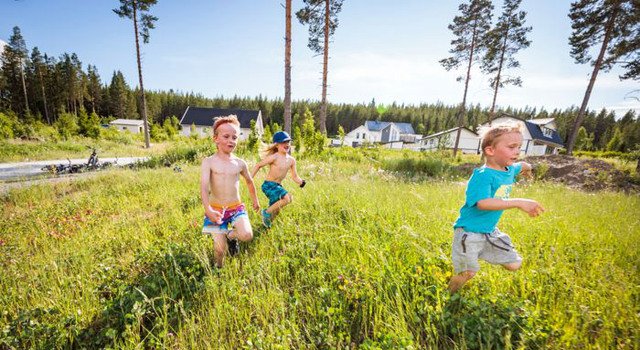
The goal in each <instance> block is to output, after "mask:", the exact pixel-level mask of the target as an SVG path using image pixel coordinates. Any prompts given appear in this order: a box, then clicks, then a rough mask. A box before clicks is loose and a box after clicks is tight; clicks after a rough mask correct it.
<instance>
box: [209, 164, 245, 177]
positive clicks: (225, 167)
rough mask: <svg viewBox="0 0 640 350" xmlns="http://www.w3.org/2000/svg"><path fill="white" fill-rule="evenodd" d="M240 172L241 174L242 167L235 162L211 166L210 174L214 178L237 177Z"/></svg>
mask: <svg viewBox="0 0 640 350" xmlns="http://www.w3.org/2000/svg"><path fill="white" fill-rule="evenodd" d="M240 172H242V166H241V165H240V164H239V162H236V161H230V162H213V164H211V173H212V174H213V175H215V176H237V175H239V174H240Z"/></svg>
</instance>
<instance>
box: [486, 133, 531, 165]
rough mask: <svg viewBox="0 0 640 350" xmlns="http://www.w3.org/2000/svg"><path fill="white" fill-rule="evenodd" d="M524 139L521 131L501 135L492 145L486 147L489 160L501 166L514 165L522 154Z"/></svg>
mask: <svg viewBox="0 0 640 350" xmlns="http://www.w3.org/2000/svg"><path fill="white" fill-rule="evenodd" d="M522 139H523V138H522V134H521V133H519V132H510V133H508V134H504V135H501V136H500V137H498V138H497V139H496V140H495V142H494V143H493V145H492V146H488V147H486V148H485V155H486V157H487V160H491V161H492V162H494V163H495V164H496V165H498V166H499V167H501V168H503V167H507V166H510V165H513V163H515V162H517V161H518V156H520V147H522Z"/></svg>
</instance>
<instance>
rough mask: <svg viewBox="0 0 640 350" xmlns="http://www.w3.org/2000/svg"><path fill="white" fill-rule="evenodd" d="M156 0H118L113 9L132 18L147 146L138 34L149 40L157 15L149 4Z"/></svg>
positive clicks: (146, 137)
mask: <svg viewBox="0 0 640 350" xmlns="http://www.w3.org/2000/svg"><path fill="white" fill-rule="evenodd" d="M156 3H157V0H120V8H117V9H114V10H113V12H115V13H116V14H117V15H118V16H120V17H122V18H124V17H126V18H129V19H132V20H133V28H134V34H135V39H136V59H137V61H138V77H139V80H140V93H141V95H142V118H143V120H144V143H145V146H146V147H147V148H149V147H150V144H149V121H148V120H147V101H146V99H145V95H144V84H143V83H142V63H141V62H140V44H139V41H138V35H140V36H142V41H143V42H144V43H145V44H146V43H148V42H149V29H153V28H154V23H155V21H157V20H158V17H155V16H152V15H150V14H149V9H150V8H151V6H153V5H155V4H156ZM138 12H140V20H139V21H140V31H138Z"/></svg>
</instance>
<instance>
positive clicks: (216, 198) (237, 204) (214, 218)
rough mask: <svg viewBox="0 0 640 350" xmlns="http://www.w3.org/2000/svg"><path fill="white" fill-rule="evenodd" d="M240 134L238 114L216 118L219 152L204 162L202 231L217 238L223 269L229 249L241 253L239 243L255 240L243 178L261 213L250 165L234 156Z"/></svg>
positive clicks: (218, 263)
mask: <svg viewBox="0 0 640 350" xmlns="http://www.w3.org/2000/svg"><path fill="white" fill-rule="evenodd" d="M239 134H240V123H239V122H238V119H237V117H236V116H235V115H229V116H226V117H219V118H216V120H215V122H214V124H213V142H214V143H215V144H216V148H217V151H216V153H215V154H214V155H213V156H211V157H207V158H205V159H204V160H203V161H202V173H201V176H200V197H201V199H202V205H203V206H204V214H205V218H204V227H203V228H202V232H203V233H208V234H211V236H212V237H213V241H214V245H215V253H214V255H215V261H216V266H218V267H222V262H223V258H224V254H225V252H226V251H227V246H228V248H229V253H230V254H231V255H233V254H235V253H237V252H238V240H240V241H243V242H247V241H249V240H251V238H253V231H252V230H251V223H250V222H249V217H248V216H247V212H246V210H245V207H244V204H243V203H242V201H241V200H240V188H239V187H240V186H239V183H240V175H242V177H244V180H245V182H246V184H247V188H248V189H249V194H250V195H251V201H252V202H253V209H255V210H256V211H258V212H259V211H260V204H259V203H258V195H257V193H256V188H255V185H254V184H253V179H252V178H251V176H249V169H248V167H247V163H245V162H244V160H242V159H240V158H238V157H236V156H235V155H234V154H233V150H235V148H236V145H237V142H238V135H239ZM227 243H228V244H227Z"/></svg>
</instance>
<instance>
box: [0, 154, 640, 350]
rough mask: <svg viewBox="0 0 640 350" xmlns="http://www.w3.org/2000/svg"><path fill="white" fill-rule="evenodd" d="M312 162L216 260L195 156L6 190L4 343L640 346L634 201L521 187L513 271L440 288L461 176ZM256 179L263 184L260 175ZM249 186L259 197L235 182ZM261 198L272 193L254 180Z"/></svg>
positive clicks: (506, 220)
mask: <svg viewBox="0 0 640 350" xmlns="http://www.w3.org/2000/svg"><path fill="white" fill-rule="evenodd" d="M379 166H380V163H379V162H377V161H374V160H370V159H369V158H368V157H361V158H360V159H359V161H346V160H336V159H332V158H328V159H325V160H323V161H313V160H302V161H300V164H299V173H300V174H301V176H302V177H303V178H305V179H306V180H307V182H308V185H307V186H306V187H305V188H304V189H299V188H297V187H295V186H294V184H293V183H292V182H290V181H288V182H286V183H285V187H287V188H289V189H291V192H292V193H293V196H294V202H293V204H292V205H290V206H289V207H287V208H286V209H285V210H284V212H283V214H282V215H281V216H280V217H279V218H278V219H277V221H276V222H275V223H274V228H273V229H272V230H270V231H265V230H264V229H263V228H261V227H260V226H258V223H259V218H258V216H257V215H256V214H255V213H250V218H251V221H252V223H253V224H254V228H255V232H254V234H255V238H254V240H253V241H252V242H250V243H248V244H246V245H243V246H242V247H241V249H242V252H241V254H240V255H239V256H237V257H234V258H232V259H229V260H227V261H226V266H225V267H224V268H223V269H221V270H216V269H214V268H212V267H211V266H212V262H211V261H212V254H213V247H212V242H211V240H210V239H207V238H206V237H205V236H203V235H202V234H201V233H200V225H201V220H202V216H203V209H202V207H201V205H200V199H199V191H198V188H199V187H198V185H199V184H198V179H199V167H198V166H196V165H192V166H184V167H183V169H184V171H183V172H174V171H172V170H171V169H168V168H160V169H147V170H138V171H133V170H110V171H108V172H105V173H103V174H101V175H98V176H95V177H91V178H88V179H84V180H78V181H75V182H72V183H64V182H63V183H57V184H54V185H37V186H33V187H30V188H26V189H20V190H16V191H12V192H10V193H9V195H7V196H6V197H5V198H3V199H2V212H1V216H0V265H1V266H2V269H0V310H2V313H1V315H0V349H1V348H42V349H49V348H69V347H74V348H104V347H107V348H128V349H133V348H139V347H147V348H163V347H166V348H212V349H239V348H247V349H253V348H262V349H305V348H311V349H313V348H342V349H345V348H354V347H358V348H362V349H398V348H406V349H411V348H413V349H417V348H446V349H450V348H460V349H465V348H471V349H477V348H486V349H489V348H498V349H500V348H512V349H517V348H523V349H528V348H561V349H589V348H600V349H609V348H629V349H631V348H638V347H640V269H639V266H640V254H639V253H640V248H639V245H638V242H639V241H640V217H639V215H638V213H639V212H640V198H639V197H638V196H637V195H631V196H630V195H623V194H619V193H606V192H603V193H595V194H593V193H591V194H589V193H583V192H578V191H573V190H569V189H566V188H564V187H559V186H555V185H550V184H544V183H534V184H526V185H521V186H515V187H514V193H513V194H512V197H526V198H532V199H536V200H538V201H539V202H540V203H542V205H543V206H545V207H546V208H547V210H548V211H547V213H545V214H544V215H543V216H542V217H539V218H534V219H532V218H529V217H528V216H526V215H525V214H523V213H521V212H518V211H515V210H512V211H509V212H505V214H504V215H503V217H502V219H501V222H500V228H501V229H502V230H503V231H505V232H507V233H509V234H510V235H511V237H512V238H513V240H514V243H515V244H516V245H517V248H518V250H519V252H520V253H521V255H522V256H523V257H524V259H525V260H524V265H523V268H522V269H521V270H520V271H517V272H515V273H509V272H507V271H504V270H502V269H500V268H498V267H495V266H491V265H488V264H485V265H482V271H481V272H480V273H479V274H478V276H477V277H476V278H474V280H473V281H472V282H471V283H470V284H469V285H468V286H466V287H465V289H463V291H462V292H461V293H460V294H459V295H456V296H453V297H452V296H450V295H449V294H448V293H447V292H446V291H445V288H446V284H447V281H448V279H449V277H450V276H451V273H452V266H451V263H450V244H451V239H452V229H451V224H452V222H453V221H454V220H455V218H456V217H457V213H458V209H459V207H460V205H461V204H462V202H463V199H464V179H456V178H453V179H449V180H428V179H427V180H417V179H415V177H414V179H413V180H412V179H411V177H407V176H399V175H397V174H395V173H390V172H388V171H384V170H381V169H379ZM262 176H263V174H260V175H259V176H258V180H257V183H258V185H259V184H261V183H262ZM241 188H242V191H243V198H244V199H245V200H246V201H249V197H248V195H247V193H246V188H245V187H244V185H243V184H241ZM259 196H260V200H261V202H262V204H263V205H264V204H266V198H265V197H264V196H263V195H262V194H261V193H260V194H259Z"/></svg>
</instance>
